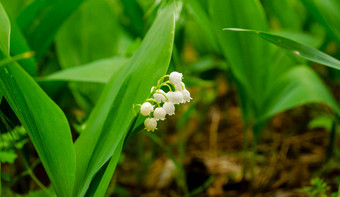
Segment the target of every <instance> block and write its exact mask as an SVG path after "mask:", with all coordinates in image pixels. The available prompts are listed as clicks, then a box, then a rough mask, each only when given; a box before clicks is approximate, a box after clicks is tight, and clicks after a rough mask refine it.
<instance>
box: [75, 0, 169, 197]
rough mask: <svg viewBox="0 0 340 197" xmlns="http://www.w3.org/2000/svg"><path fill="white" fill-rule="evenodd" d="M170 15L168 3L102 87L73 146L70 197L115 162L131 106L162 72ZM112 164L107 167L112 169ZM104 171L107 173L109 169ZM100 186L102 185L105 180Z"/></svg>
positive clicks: (166, 63)
mask: <svg viewBox="0 0 340 197" xmlns="http://www.w3.org/2000/svg"><path fill="white" fill-rule="evenodd" d="M174 12H175V8H174V5H173V4H171V5H169V6H167V7H166V8H164V10H162V11H161V12H160V13H159V15H158V16H157V18H156V20H155V21H154V23H153V25H152V26H151V28H150V30H149V32H148V33H147V35H146V37H145V38H144V40H143V42H142V44H141V47H140V48H139V49H138V50H137V51H136V52H135V54H134V55H133V56H132V57H131V60H130V61H129V62H128V63H127V64H126V65H125V66H124V69H123V70H122V71H121V72H120V73H118V74H115V75H113V76H112V78H111V80H110V82H109V83H108V84H107V85H106V87H105V89H104V91H103V93H102V95H101V97H100V99H99V101H98V103H97V105H96V107H95V108H94V110H93V111H92V113H91V115H90V118H89V120H88V122H87V124H86V129H85V130H84V131H83V132H82V134H81V135H80V137H79V138H78V140H77V141H76V143H75V147H76V156H77V170H76V181H75V187H74V194H73V195H74V196H83V195H85V193H86V191H87V190H88V187H89V185H90V183H91V181H92V179H93V178H94V176H95V174H96V173H97V172H98V171H99V169H101V167H102V166H103V165H104V164H105V163H106V162H107V161H108V160H109V159H110V158H112V159H111V160H113V161H117V157H119V156H120V154H114V153H115V152H117V150H120V147H121V146H120V145H121V144H122V143H123V142H124V140H125V136H126V134H127V132H128V130H129V128H130V125H131V123H132V122H133V119H134V114H133V105H134V104H138V103H142V102H143V101H145V99H146V98H147V96H148V94H149V93H150V89H151V87H152V86H153V85H155V83H156V82H157V80H158V79H159V78H160V77H161V76H162V75H164V74H165V73H166V71H167V69H168V66H169V62H170V57H171V52H172V46H173V40H174V29H175V17H174ZM122 141H123V142H122ZM118 152H120V151H118ZM116 165H117V162H114V163H113V164H112V165H111V164H110V165H109V166H110V168H114V167H115V166H116ZM108 172H110V173H111V172H112V169H108ZM105 177H108V176H105ZM103 184H104V186H105V184H106V181H104V182H103ZM99 188H102V186H100V187H99Z"/></svg>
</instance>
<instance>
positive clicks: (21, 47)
mask: <svg viewBox="0 0 340 197" xmlns="http://www.w3.org/2000/svg"><path fill="white" fill-rule="evenodd" d="M10 21H11V55H12V56H15V55H18V54H21V53H24V52H28V51H31V48H30V47H29V45H28V43H27V41H26V39H25V37H24V35H23V34H22V32H21V30H20V28H19V26H18V24H17V23H16V21H15V20H12V18H10ZM18 63H19V64H20V65H21V66H22V67H23V68H24V69H25V71H26V72H28V73H29V74H30V75H31V76H36V75H37V67H36V61H35V58H34V57H31V58H28V59H23V60H20V61H18Z"/></svg>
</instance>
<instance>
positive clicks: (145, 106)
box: [140, 102, 154, 116]
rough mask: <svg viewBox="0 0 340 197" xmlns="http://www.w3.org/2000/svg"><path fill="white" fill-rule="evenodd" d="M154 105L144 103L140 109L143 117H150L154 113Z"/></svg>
mask: <svg viewBox="0 0 340 197" xmlns="http://www.w3.org/2000/svg"><path fill="white" fill-rule="evenodd" d="M153 107H154V106H153V105H151V103H149V102H145V103H143V105H142V106H141V107H140V113H141V114H142V115H143V116H148V115H150V113H151V112H152V111H153Z"/></svg>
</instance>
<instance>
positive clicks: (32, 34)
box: [17, 0, 84, 60]
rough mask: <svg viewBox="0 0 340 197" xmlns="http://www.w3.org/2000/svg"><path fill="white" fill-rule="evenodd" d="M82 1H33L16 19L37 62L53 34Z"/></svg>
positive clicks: (49, 43) (52, 38) (50, 41)
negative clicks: (34, 53)
mask: <svg viewBox="0 0 340 197" xmlns="http://www.w3.org/2000/svg"><path fill="white" fill-rule="evenodd" d="M83 1H84V0H59V1H34V2H33V3H32V4H30V5H29V6H27V7H26V8H25V9H24V10H23V11H22V12H20V15H19V16H18V18H17V22H18V24H19V26H20V28H21V29H22V30H23V33H24V35H25V36H26V39H27V41H28V43H29V45H30V47H31V49H32V50H33V51H35V52H36V57H37V60H40V59H41V58H42V57H43V55H44V54H45V52H46V51H47V50H48V48H49V47H50V45H51V44H52V42H53V40H54V37H55V34H56V33H57V31H58V29H59V28H60V26H61V25H62V24H63V23H64V21H65V20H66V19H67V18H68V17H69V16H70V15H71V14H72V13H73V12H74V11H75V10H76V9H77V8H78V7H79V5H80V4H81V3H82V2H83Z"/></svg>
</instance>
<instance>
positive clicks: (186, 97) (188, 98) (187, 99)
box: [181, 90, 192, 103]
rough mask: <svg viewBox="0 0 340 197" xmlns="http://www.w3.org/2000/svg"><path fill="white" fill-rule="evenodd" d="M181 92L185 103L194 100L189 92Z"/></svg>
mask: <svg viewBox="0 0 340 197" xmlns="http://www.w3.org/2000/svg"><path fill="white" fill-rule="evenodd" d="M181 92H182V94H183V100H184V103H185V102H190V100H191V99H192V98H191V96H190V92H189V91H188V90H182V91H181Z"/></svg>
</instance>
